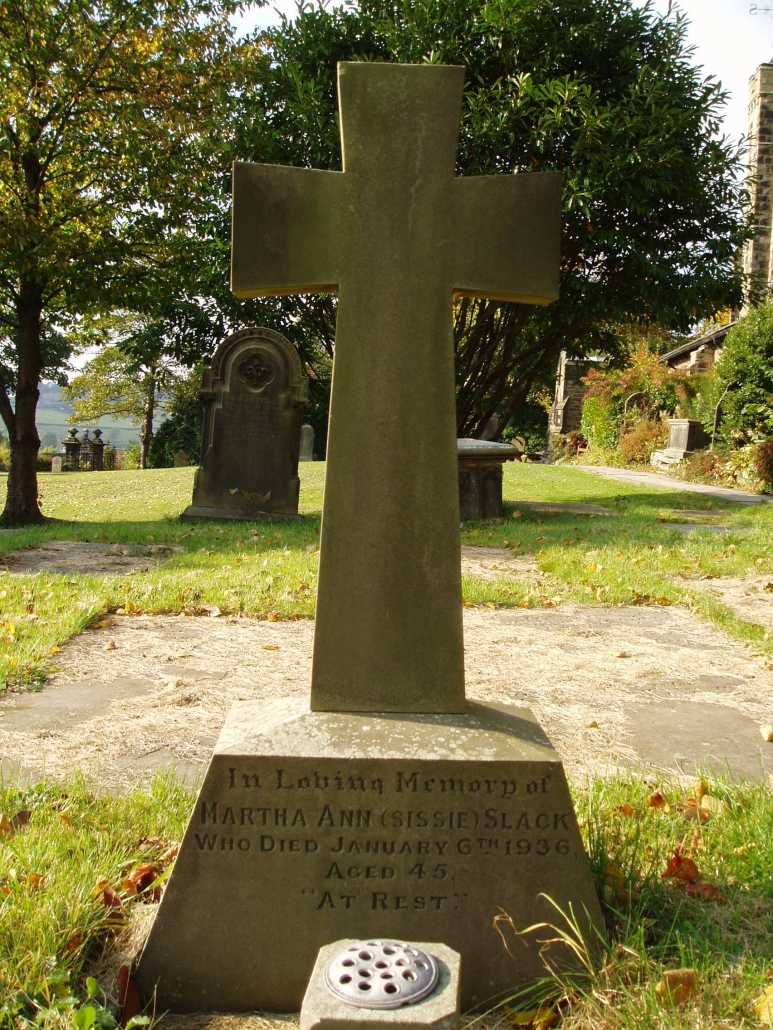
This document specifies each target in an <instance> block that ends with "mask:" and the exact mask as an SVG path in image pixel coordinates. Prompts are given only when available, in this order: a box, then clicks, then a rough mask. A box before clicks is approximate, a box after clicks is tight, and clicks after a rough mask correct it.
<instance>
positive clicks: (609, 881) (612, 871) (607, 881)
mask: <svg viewBox="0 0 773 1030" xmlns="http://www.w3.org/2000/svg"><path fill="white" fill-rule="evenodd" d="M601 883H602V886H604V887H614V888H615V889H616V890H619V889H620V888H621V887H625V877H624V876H623V874H622V872H621V870H620V867H619V866H617V865H615V863H614V862H610V863H609V864H608V865H607V867H606V869H605V870H604V874H603V876H602V877H601Z"/></svg>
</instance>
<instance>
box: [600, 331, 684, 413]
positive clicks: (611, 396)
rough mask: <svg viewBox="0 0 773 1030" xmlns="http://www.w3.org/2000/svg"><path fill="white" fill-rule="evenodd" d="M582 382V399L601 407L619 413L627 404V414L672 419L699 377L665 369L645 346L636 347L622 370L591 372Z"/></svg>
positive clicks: (607, 369) (642, 344) (608, 369)
mask: <svg viewBox="0 0 773 1030" xmlns="http://www.w3.org/2000/svg"><path fill="white" fill-rule="evenodd" d="M583 382H584V383H585V384H586V385H587V387H588V390H587V393H586V395H585V396H586V399H590V398H595V397H598V398H599V400H600V401H601V403H602V404H603V405H610V404H611V405H614V406H615V407H616V408H617V409H618V410H619V411H620V412H621V413H622V412H623V411H624V410H625V407H626V403H627V404H628V410H629V411H634V410H636V411H638V412H639V413H641V414H642V415H644V416H645V417H648V418H652V417H653V416H657V415H659V414H660V413H661V412H662V413H664V414H668V415H673V414H674V413H675V412H676V409H677V407H678V406H679V405H680V404H682V403H684V402H685V401H687V400H688V399H689V398H690V397H693V396H694V395H695V394H696V392H697V390H698V384H699V382H700V377H698V376H688V375H686V374H685V373H684V372H680V371H678V370H677V369H670V368H668V366H666V365H664V364H662V363H661V362H660V360H659V358H658V355H657V354H656V353H654V352H653V351H652V350H651V349H650V347H649V346H648V344H647V343H638V344H637V345H636V346H635V347H634V349H633V350H632V351H631V352H630V354H629V356H628V359H627V361H626V362H625V367H623V368H614V367H610V368H606V369H598V368H591V369H589V371H588V373H587V375H585V377H584V379H583Z"/></svg>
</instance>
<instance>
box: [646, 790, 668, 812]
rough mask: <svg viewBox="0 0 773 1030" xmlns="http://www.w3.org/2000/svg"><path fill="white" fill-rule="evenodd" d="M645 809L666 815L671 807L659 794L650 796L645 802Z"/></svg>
mask: <svg viewBox="0 0 773 1030" xmlns="http://www.w3.org/2000/svg"><path fill="white" fill-rule="evenodd" d="M646 805H647V808H654V809H655V811H656V812H665V813H666V815H668V813H669V812H670V811H671V805H669V803H668V802H667V801H666V799H665V798H664V797H663V795H662V794H661V793H659V792H656V793H655V794H650V796H649V797H648V798H647V801H646Z"/></svg>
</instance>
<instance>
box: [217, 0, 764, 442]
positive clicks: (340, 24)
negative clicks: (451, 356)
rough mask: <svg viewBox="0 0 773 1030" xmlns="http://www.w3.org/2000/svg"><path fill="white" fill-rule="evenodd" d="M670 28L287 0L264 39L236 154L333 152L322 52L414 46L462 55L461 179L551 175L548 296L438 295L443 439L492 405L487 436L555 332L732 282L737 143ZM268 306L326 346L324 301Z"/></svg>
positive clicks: (598, 335) (533, 8)
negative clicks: (300, 322)
mask: <svg viewBox="0 0 773 1030" xmlns="http://www.w3.org/2000/svg"><path fill="white" fill-rule="evenodd" d="M684 34H685V26H684V23H683V21H682V20H680V18H679V17H674V18H660V17H659V16H657V15H656V14H655V13H654V12H653V10H652V8H651V7H646V8H644V9H642V8H640V7H638V6H636V5H634V4H633V3H631V2H629V0H599V2H598V3H594V4H592V5H588V4H587V3H586V2H585V0H559V2H557V3H553V4H545V3H542V2H537V0H503V2H502V3H499V4H490V3H484V2H483V0H476V2H474V3H470V2H469V0H426V2H423V3H421V4H418V5H417V4H414V3H411V2H408V0H398V2H397V3H390V4H388V5H387V4H384V3H383V2H381V0H361V2H360V3H359V4H358V5H357V6H356V7H348V8H345V9H343V8H334V9H332V10H325V9H323V8H322V7H316V8H315V7H311V6H308V7H305V8H303V9H302V11H301V12H300V13H299V16H298V18H297V19H296V20H294V21H293V22H292V23H290V22H284V23H283V25H282V26H281V27H280V28H278V29H276V30H273V31H271V32H270V33H269V34H268V37H267V42H268V46H269V53H270V56H271V60H272V63H271V66H270V69H268V70H267V71H265V72H264V75H263V78H262V80H261V81H260V82H259V83H257V84H256V86H255V89H254V91H252V92H250V91H249V90H248V91H246V92H245V101H244V108H243V129H242V143H241V150H242V152H243V153H245V155H248V156H250V157H251V158H252V159H254V160H260V161H271V162H279V163H284V164H296V165H306V166H316V167H325V168H338V167H340V155H339V141H338V129H337V119H336V90H335V66H336V62H337V61H339V60H346V59H357V60H387V61H409V62H422V61H432V62H446V63H451V64H462V65H465V66H466V68H467V83H466V89H465V97H464V105H463V112H462V131H461V142H460V150H459V158H458V163H457V171H458V172H459V173H460V174H466V175H476V174H492V173H498V174H508V173H513V172H522V171H531V170H543V169H544V170H547V169H556V168H558V169H562V170H563V171H564V176H565V183H564V225H563V243H562V254H563V257H562V271H561V280H562V286H561V289H562V292H561V299H560V300H559V301H558V302H557V303H556V304H554V305H551V306H550V307H549V308H547V309H534V308H530V307H526V306H523V305H501V304H497V303H493V302H489V301H485V300H463V301H459V302H458V303H457V304H456V305H455V340H456V352H457V354H456V356H457V414H458V432H459V434H460V435H471V434H479V433H480V431H481V430H482V428H483V426H484V425H485V424H486V423H487V422H488V420H489V418H490V416H491V415H492V414H494V413H496V414H497V415H499V416H500V420H501V421H500V426H501V430H502V431H503V430H504V429H505V427H506V426H507V425H508V424H509V422H510V421H511V419H512V418H513V417H514V416H515V413H516V412H517V411H518V410H519V409H520V408H521V407H522V405H523V403H524V401H525V400H526V398H527V397H528V396H529V394H530V392H531V390H532V386H533V385H534V384H535V383H536V382H544V383H546V384H549V383H550V381H551V380H552V377H553V370H554V366H555V361H556V359H557V356H558V352H559V351H560V349H561V348H562V347H568V348H569V349H570V350H572V351H573V352H577V351H582V352H585V353H587V352H594V351H598V350H599V349H602V350H603V349H612V350H614V349H615V348H616V347H617V341H616V338H615V335H614V333H612V332H610V330H609V325H610V323H613V322H616V321H620V320H621V319H622V318H623V317H637V316H646V317H648V318H650V319H651V320H660V321H663V322H664V323H667V324H670V325H672V326H673V327H674V328H681V329H686V328H687V327H688V326H689V324H690V323H691V322H693V321H694V319H695V318H696V317H700V316H702V315H709V314H711V313H712V312H713V311H714V310H716V309H717V308H718V307H720V306H721V305H723V304H725V303H726V302H727V301H728V299H729V298H730V297H737V296H738V295H739V294H738V282H737V277H736V272H735V271H734V254H735V251H736V248H737V245H738V243H739V242H740V240H741V239H742V238H743V235H744V233H743V230H742V227H741V225H740V216H739V211H740V210H741V207H742V204H741V201H742V196H743V193H742V190H741V188H740V187H739V186H738V183H737V180H736V179H735V177H734V176H735V169H736V168H737V167H738V156H737V154H735V153H734V152H732V151H731V149H730V148H729V147H728V145H727V144H726V143H724V142H721V141H720V139H719V138H718V137H717V134H716V130H717V128H718V126H719V122H718V114H719V111H720V109H721V106H722V103H723V94H722V92H721V90H720V88H719V87H718V86H717V84H716V83H713V82H711V81H710V80H704V78H703V75H702V73H701V72H700V71H699V70H698V69H696V68H694V67H693V66H692V64H691V60H690V54H689V52H688V51H687V50H686V49H685V42H684ZM218 303H219V304H220V302H218ZM282 304H284V309H283V311H282V312H281V314H280V320H281V321H284V322H285V324H288V323H289V326H290V328H295V326H294V324H293V323H294V320H295V319H304V320H306V321H307V323H308V324H312V323H313V326H314V328H313V330H312V332H313V334H314V338H315V339H317V340H319V341H320V342H321V344H322V345H323V348H324V350H325V351H326V352H329V351H330V350H331V349H332V344H333V334H332V328H333V324H334V317H333V316H334V304H333V302H332V301H331V299H330V298H306V299H304V300H302V301H295V300H289V301H287V300H286V301H284V302H282V303H281V304H279V305H277V304H273V307H272V309H273V310H274V311H277V312H279V311H280V308H281V307H282Z"/></svg>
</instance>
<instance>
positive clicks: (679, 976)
mask: <svg viewBox="0 0 773 1030" xmlns="http://www.w3.org/2000/svg"><path fill="white" fill-rule="evenodd" d="M697 987H698V973H697V972H696V970H694V969H667V970H666V971H665V972H664V973H663V978H662V979H661V981H660V983H659V984H658V985H657V987H656V988H655V996H656V997H657V998H658V1000H659V1001H662V1002H665V1003H666V1004H670V1005H681V1004H682V1003H683V1002H685V1001H687V999H688V998H689V997H690V995H691V994H694V993H695V991H696V989H697Z"/></svg>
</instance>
